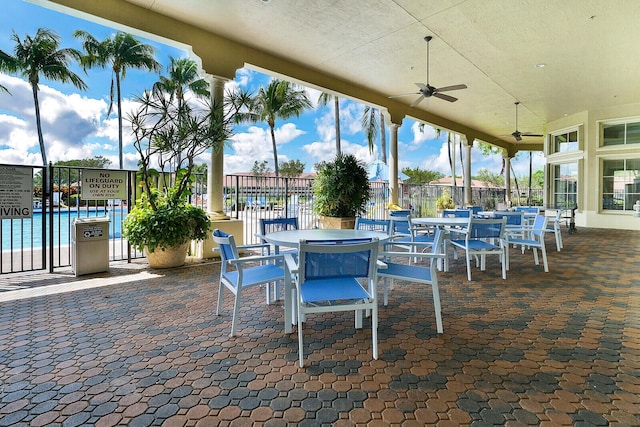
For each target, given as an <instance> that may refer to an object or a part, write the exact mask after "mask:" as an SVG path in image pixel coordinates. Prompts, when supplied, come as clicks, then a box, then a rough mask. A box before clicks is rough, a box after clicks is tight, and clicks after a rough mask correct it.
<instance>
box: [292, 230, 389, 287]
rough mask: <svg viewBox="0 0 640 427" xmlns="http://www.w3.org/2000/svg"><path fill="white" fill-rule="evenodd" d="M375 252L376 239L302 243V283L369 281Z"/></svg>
mask: <svg viewBox="0 0 640 427" xmlns="http://www.w3.org/2000/svg"><path fill="white" fill-rule="evenodd" d="M372 243H374V244H372ZM377 248H378V239H350V240H314V241H312V240H308V241H302V242H300V271H301V273H302V274H303V277H304V281H308V280H321V279H338V278H345V277H357V278H361V277H368V276H369V275H370V274H371V264H372V263H371V260H372V257H376V258H377ZM373 264H374V265H375V262H374V263H373Z"/></svg>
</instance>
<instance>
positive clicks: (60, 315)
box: [0, 229, 640, 427]
mask: <svg viewBox="0 0 640 427" xmlns="http://www.w3.org/2000/svg"><path fill="white" fill-rule="evenodd" d="M547 242H548V247H549V251H548V253H549V266H550V272H549V273H544V272H543V269H542V266H535V265H534V264H533V256H532V254H531V253H527V254H525V255H522V254H520V253H519V251H518V250H516V249H511V270H510V271H509V272H508V278H507V280H506V281H504V280H502V278H501V271H500V268H499V266H498V265H489V266H488V268H487V271H485V272H481V271H479V270H478V269H476V270H474V271H473V281H472V282H468V281H467V280H466V270H465V263H464V261H463V260H462V259H460V260H457V261H452V265H451V271H450V272H447V273H442V274H440V276H439V277H440V284H441V299H442V305H443V315H442V317H443V323H444V334H440V335H438V334H437V333H436V330H435V329H436V328H435V320H434V315H433V305H432V299H431V291H430V289H424V288H422V287H420V286H415V285H410V284H396V287H395V289H394V290H392V291H391V292H390V296H389V305H388V306H387V307H381V309H380V314H379V317H380V327H379V335H380V336H379V345H380V358H379V359H378V360H372V357H371V331H370V329H369V328H368V324H367V322H365V328H364V329H362V330H354V329H353V317H352V315H351V314H348V313H340V314H334V315H318V316H309V318H308V319H307V323H306V324H305V348H306V363H307V366H306V367H305V368H300V367H299V366H298V363H297V360H298V351H297V336H296V330H295V328H294V333H293V334H290V335H288V334H284V331H283V309H282V304H281V303H275V304H272V305H266V304H265V294H264V291H263V290H261V289H251V290H249V291H248V292H246V294H245V297H246V299H245V302H244V304H243V307H242V310H241V315H240V319H239V327H238V336H237V337H235V338H229V336H228V334H229V331H230V325H231V304H232V298H231V296H230V295H229V294H228V293H227V294H226V297H225V299H224V312H223V314H222V315H221V316H216V315H215V304H216V295H217V288H218V280H217V279H218V272H219V264H217V263H215V262H211V263H204V264H197V265H191V266H187V267H183V268H179V269H172V270H168V271H162V270H148V269H146V268H144V265H125V266H124V267H123V268H122V269H121V270H120V269H118V268H113V269H112V272H111V273H110V274H102V275H92V276H88V277H82V278H74V277H72V276H71V275H70V274H65V273H57V274H53V275H50V274H41V275H29V276H28V277H29V278H28V279H25V278H24V277H23V278H22V279H21V280H17V279H15V278H11V277H6V278H5V277H0V283H2V284H3V285H4V287H2V286H0V288H1V289H5V291H4V292H0V426H9V425H11V426H65V427H66V426H85V425H95V426H102V427H106V426H116V425H129V426H245V425H264V426H285V425H301V426H304V425H309V426H319V425H326V426H330V425H332V426H386V425H389V426H432V425H433V426H458V425H475V426H489V425H509V426H525V425H530V426H538V425H543V426H562V425H566V426H570V425H575V426H582V425H584V426H587V425H593V426H600V425H602V426H605V425H620V426H633V425H640V232H630V231H616V230H597V229H579V230H578V233H576V234H572V235H569V234H567V233H565V235H564V244H565V248H564V250H563V251H562V252H556V250H555V244H554V242H553V240H552V236H549V239H548V240H547ZM11 286H14V287H11ZM54 286H56V287H54ZM20 288H24V289H22V290H20ZM45 290H48V291H47V292H44V291H45ZM10 292H14V293H10ZM26 292H31V293H29V294H26Z"/></svg>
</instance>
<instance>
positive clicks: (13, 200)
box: [0, 166, 33, 219]
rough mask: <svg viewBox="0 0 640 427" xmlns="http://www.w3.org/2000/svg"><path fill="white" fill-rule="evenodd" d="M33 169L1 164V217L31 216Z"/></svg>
mask: <svg viewBox="0 0 640 427" xmlns="http://www.w3.org/2000/svg"><path fill="white" fill-rule="evenodd" d="M32 213H33V169H32V168H30V167H22V166H0V219H9V218H31V215H32Z"/></svg>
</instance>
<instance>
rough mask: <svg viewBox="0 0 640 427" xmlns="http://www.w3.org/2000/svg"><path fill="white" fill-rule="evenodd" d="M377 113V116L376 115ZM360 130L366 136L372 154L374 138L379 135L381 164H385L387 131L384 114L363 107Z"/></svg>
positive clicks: (366, 106)
mask: <svg viewBox="0 0 640 427" xmlns="http://www.w3.org/2000/svg"><path fill="white" fill-rule="evenodd" d="M378 113H379V114H378ZM362 129H363V130H364V133H365V134H366V135H367V141H368V142H369V152H373V147H374V146H375V140H376V136H377V135H378V132H379V133H380V151H381V156H382V157H381V159H382V163H384V164H385V165H386V164H387V131H386V130H385V127H384V114H383V113H382V110H377V109H375V108H371V107H369V106H368V105H365V107H364V110H363V111H362Z"/></svg>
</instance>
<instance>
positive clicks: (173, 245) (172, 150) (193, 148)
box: [123, 88, 230, 268]
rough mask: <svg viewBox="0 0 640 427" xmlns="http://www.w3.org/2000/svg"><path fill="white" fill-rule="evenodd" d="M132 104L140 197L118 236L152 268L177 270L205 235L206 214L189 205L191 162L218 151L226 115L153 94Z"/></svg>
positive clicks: (202, 104)
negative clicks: (142, 253) (141, 253)
mask: <svg viewBox="0 0 640 427" xmlns="http://www.w3.org/2000/svg"><path fill="white" fill-rule="evenodd" d="M136 101H137V102H138V103H139V107H138V108H137V109H136V110H135V111H134V112H133V113H131V114H130V115H129V116H128V120H129V122H130V123H131V128H132V130H133V135H134V139H135V140H134V143H133V145H134V147H135V149H136V151H137V153H138V156H139V158H140V160H139V162H138V164H139V166H140V170H139V172H138V179H137V181H138V187H139V188H141V190H142V191H141V194H140V196H139V197H138V199H137V200H136V203H135V205H134V206H133V208H132V209H131V210H130V211H129V213H128V215H127V217H126V218H125V220H124V221H123V235H124V237H125V238H126V239H127V240H128V242H129V244H131V245H132V246H133V247H135V248H137V249H139V250H144V251H145V253H146V255H147V259H148V261H149V265H150V266H151V267H154V268H167V267H177V266H180V265H182V264H184V263H185V260H186V255H187V251H188V247H189V243H190V242H191V240H202V239H204V238H205V237H207V234H208V233H209V231H210V226H211V222H210V220H209V217H208V215H207V213H206V212H205V211H204V210H203V209H202V208H199V207H196V206H193V205H192V204H191V203H190V202H189V196H190V195H191V187H192V183H193V181H194V177H193V168H194V166H195V163H194V161H195V159H196V158H197V157H198V156H199V155H201V154H203V153H204V152H205V151H206V150H208V149H214V150H220V149H222V145H223V143H224V141H225V140H227V139H228V137H229V133H228V131H227V129H228V127H229V124H230V119H229V118H228V117H227V116H228V114H229V113H228V110H227V112H225V109H224V108H221V107H220V108H218V107H217V106H216V105H212V104H211V103H210V102H209V101H202V102H200V101H192V102H191V103H179V102H177V101H176V99H175V98H174V97H171V96H168V94H167V93H165V92H164V91H163V90H161V89H158V88H154V90H153V91H145V92H144V93H143V95H141V96H139V97H137V99H136ZM152 165H158V167H159V169H156V168H155V167H152Z"/></svg>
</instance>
